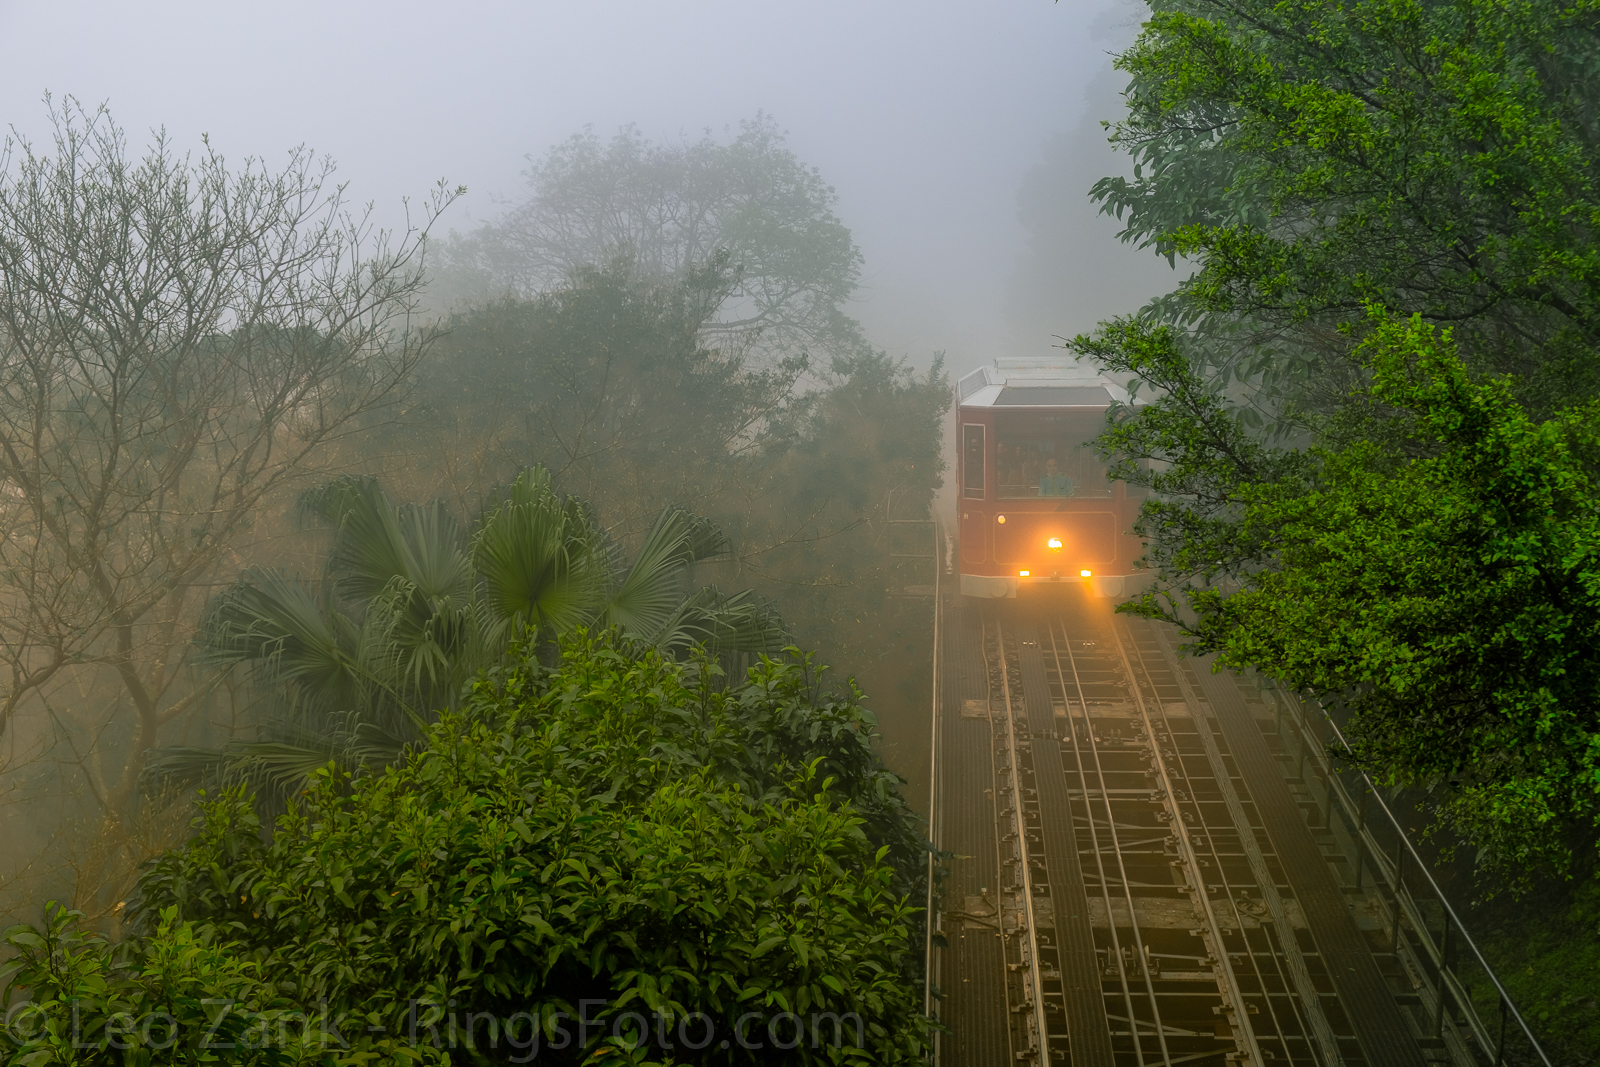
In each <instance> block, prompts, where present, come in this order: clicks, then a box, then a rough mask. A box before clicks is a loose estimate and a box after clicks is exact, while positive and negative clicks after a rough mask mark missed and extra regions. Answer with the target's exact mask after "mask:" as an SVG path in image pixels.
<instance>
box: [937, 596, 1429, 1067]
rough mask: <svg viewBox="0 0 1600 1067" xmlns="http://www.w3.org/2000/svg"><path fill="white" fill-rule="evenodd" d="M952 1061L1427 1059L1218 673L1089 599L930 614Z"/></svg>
mask: <svg viewBox="0 0 1600 1067" xmlns="http://www.w3.org/2000/svg"><path fill="white" fill-rule="evenodd" d="M943 629H944V633H945V636H946V647H945V649H944V650H943V653H942V656H943V665H942V670H943V675H942V679H941V689H942V693H943V697H944V699H943V701H942V704H943V706H942V707H941V708H940V716H941V719H940V723H941V726H940V728H941V730H942V732H943V733H942V736H943V741H942V742H941V745H942V748H941V751H942V752H943V753H944V754H945V755H944V757H943V758H944V765H943V768H942V769H941V771H940V783H941V784H940V787H939V788H940V795H941V798H942V800H941V810H942V821H941V826H942V828H943V829H942V833H943V838H944V839H943V841H942V842H941V844H942V846H943V847H944V848H945V849H947V850H948V851H950V852H951V853H953V854H954V859H953V860H952V861H951V864H950V878H949V880H948V881H947V883H946V885H945V887H944V890H943V906H942V909H941V916H940V929H941V930H942V932H943V934H944V936H945V938H946V940H947V944H948V946H949V947H948V948H946V949H944V950H942V951H941V952H939V953H938V954H937V958H936V961H935V973H934V981H935V983H936V984H937V985H938V987H939V989H940V991H941V994H942V1001H941V1009H940V1010H941V1016H942V1018H943V1020H944V1021H945V1023H946V1024H947V1025H948V1026H949V1027H950V1033H948V1034H946V1035H944V1036H943V1037H942V1038H941V1041H940V1054H939V1061H940V1062H941V1063H943V1064H945V1065H947V1067H967V1065H972V1067H989V1065H993V1064H999V1063H1002V1062H1006V1063H1033V1064H1047V1063H1049V1064H1061V1063H1070V1064H1073V1065H1074V1067H1147V1065H1154V1064H1197V1065H1214V1067H1221V1065H1223V1064H1224V1063H1241V1064H1254V1065H1259V1067H1267V1065H1268V1064H1272V1065H1274V1067H1276V1065H1279V1064H1284V1065H1299V1064H1305V1065H1307V1067H1344V1065H1350V1067H1421V1065H1422V1064H1423V1062H1424V1060H1423V1058H1422V1054H1421V1052H1420V1051H1419V1049H1418V1046H1417V1043H1416V1041H1415V1040H1414V1039H1413V1037H1412V1035H1411V1033H1410V1031H1409V1030H1408V1029H1407V1026H1406V1023H1405V1020H1404V1019H1403V1017H1402V1016H1401V1015H1400V1012H1399V1009H1398V1007H1397V1006H1396V1005H1395V1002H1394V999H1393V997H1392V995H1391V994H1390V993H1389V990H1388V988H1387V986H1386V984H1385V980H1384V977H1383V974H1382V973H1381V971H1380V970H1379V968H1378V966H1377V963H1376V962H1375V961H1374V959H1373V957H1372V955H1371V952H1370V950H1369V949H1368V947H1367V944H1366V942H1365V940H1364V939H1363V936H1362V934H1361V932H1360V930H1359V929H1357V927H1356V925H1355V923H1354V922H1353V920H1352V919H1351V917H1350V915H1349V913H1348V909H1347V907H1346V904H1345V899H1344V894H1343V892H1342V891H1341V889H1340V887H1339V885H1338V884H1337V882H1336V881H1335V880H1334V876H1333V874H1332V872H1331V871H1330V869H1329V867H1328V865H1327V863H1326V862H1325V860H1324V858H1323V855H1322V852H1321V849H1320V848H1319V846H1318V845H1317V842H1316V840H1315V838H1314V837H1313V836H1312V833H1311V831H1310V830H1309V829H1307V827H1306V825H1305V823H1304V821H1303V819H1302V817H1301V814H1300V812H1299V810H1298V808H1297V806H1296V804H1295V801H1294V800H1293V798H1292V796H1291V795H1290V792H1289V789H1288V786H1287V785H1286V784H1285V782H1284V780H1283V778H1282V776H1281V774H1280V771H1279V769H1278V767H1277V765H1276V763H1275V762H1274V759H1273V756H1272V753H1271V752H1270V750H1269V749H1268V747H1267V744H1266V741H1265V739H1264V738H1263V737H1262V734H1261V731H1260V729H1259V728H1258V726H1257V724H1256V721H1255V719H1254V717H1253V716H1252V714H1251V712H1250V710H1249V708H1248V707H1247V706H1246V703H1245V701H1244V698H1243V694H1242V693H1241V692H1240V690H1239V688H1238V686H1237V684H1236V683H1235V681H1234V679H1233V678H1232V677H1231V676H1222V675H1218V676H1212V675H1209V674H1204V675H1203V676H1197V675H1196V673H1195V672H1194V671H1192V670H1191V669H1190V668H1189V667H1188V666H1187V665H1186V664H1182V663H1179V661H1177V659H1176V658H1175V656H1174V655H1173V650H1172V648H1171V647H1170V644H1169V643H1168V641H1167V640H1166V637H1165V635H1164V634H1163V633H1162V632H1161V631H1160V630H1158V629H1157V628H1156V627H1155V626H1153V625H1151V624H1149V623H1146V622H1143V621H1141V620H1130V619H1127V618H1124V617H1114V616H1112V615H1111V613H1110V611H1109V609H1108V608H1107V607H1104V606H1103V605H1091V604H1088V603H1079V604H1077V605H1074V606H1073V607H1071V608H1070V609H1069V610H1065V611H1062V610H1057V611H1053V612H1041V613H1038V614H1035V615H1032V616H1030V615H1029V614H1028V613H1027V612H1026V611H1025V610H1022V609H1019V607H1018V606H1016V605H1004V606H995V605H982V606H966V605H961V604H960V603H959V602H958V605H957V606H955V607H952V608H949V609H947V611H946V616H945V625H944V627H943Z"/></svg>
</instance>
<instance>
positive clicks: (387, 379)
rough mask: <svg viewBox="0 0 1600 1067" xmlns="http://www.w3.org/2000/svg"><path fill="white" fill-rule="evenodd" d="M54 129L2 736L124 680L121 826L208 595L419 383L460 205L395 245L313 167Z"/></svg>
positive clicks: (15, 485)
mask: <svg viewBox="0 0 1600 1067" xmlns="http://www.w3.org/2000/svg"><path fill="white" fill-rule="evenodd" d="M52 119H53V121H54V124H55V140H54V155H49V154H45V153H42V152H40V151H38V150H36V149H35V147H34V146H33V145H31V144H30V143H28V142H26V141H24V140H20V139H18V138H15V137H13V138H11V139H8V140H7V142H6V148H5V154H4V158H3V168H0V170H3V172H0V489H3V492H0V580H3V583H4V584H3V587H0V664H3V665H4V667H5V672H6V677H5V678H4V682H3V688H0V732H7V731H14V730H15V729H16V723H17V717H18V715H19V713H20V712H21V709H22V708H23V707H24V703H25V702H26V701H28V700H30V699H35V698H40V697H42V696H43V695H44V694H45V693H46V690H47V687H49V686H51V685H55V684H59V683H60V682H61V681H62V679H63V678H64V677H65V676H67V675H70V674H81V673H82V672H89V673H90V674H91V675H92V676H93V678H94V679H96V680H99V679H109V680H113V681H114V685H115V692H116V694H117V696H116V698H115V699H113V700H109V701H107V702H106V703H107V705H108V706H107V707H105V708H102V709H94V710H91V709H88V708H84V709H81V711H80V712H79V713H80V714H81V716H82V718H81V719H80V720H79V724H78V727H77V729H78V730H79V731H81V732H83V733H87V734H89V735H91V736H93V735H95V734H97V733H99V732H100V731H101V730H102V729H104V727H105V725H106V723H107V722H110V723H112V725H113V726H114V732H113V733H112V734H110V735H107V736H106V737H105V739H104V740H105V742H106V743H104V744H102V746H101V747H100V749H99V750H98V751H96V752H95V753H94V757H95V762H96V763H98V764H99V765H100V766H101V768H102V769H101V770H100V771H99V772H92V771H91V770H90V769H89V767H88V766H87V765H86V766H85V769H84V773H85V775H86V778H87V785H88V788H89V789H90V790H91V791H92V792H93V794H94V796H95V798H96V799H97V800H98V801H99V802H100V805H101V810H102V813H103V815H104V816H105V817H106V818H108V819H111V820H113V821H116V820H120V819H122V818H123V817H124V816H126V815H128V814H129V812H130V805H131V804H132V802H133V800H134V796H135V787H136V784H137V780H138V775H139V772H140V771H141V769H142V767H143V760H144V753H145V752H146V750H148V749H150V748H152V747H153V746H155V745H156V744H157V743H158V738H159V735H160V733H161V731H162V728H163V727H164V726H166V725H168V724H170V723H172V722H174V721H175V720H176V719H178V718H179V717H180V716H182V715H183V714H184V712H185V711H187V710H189V709H190V708H192V707H194V706H195V704H196V702H197V701H198V700H199V699H200V697H201V690H200V689H196V688H192V687H190V686H188V685H187V674H186V671H185V663H186V660H185V655H184V646H185V644H186V642H187V641H188V638H189V634H190V629H189V627H190V625H191V619H190V617H189V615H188V611H189V609H190V608H191V606H192V605H194V603H195V601H194V599H193V598H194V595H195V592H196V590H197V589H201V588H203V587H204V585H205V583H206V582H207V581H208V579H209V578H210V576H211V575H212V574H213V573H214V572H215V568H216V567H217V565H218V563H219V562H221V561H222V560H223V559H224V558H225V556H226V554H227V553H228V552H229V551H230V549H231V547H232V546H233V545H235V544H236V543H237V542H238V540H239V538H240V536H241V534H242V533H243V531H244V530H246V529H247V528H248V526H249V524H250V522H251V521H252V519H253V517H254V515H255V513H256V512H257V509H258V508H259V507H260V505H261V504H262V502H263V501H264V500H266V499H268V498H269V497H270V496H271V495H272V494H274V493H275V492H277V491H278V490H279V489H280V488H281V487H282V486H284V485H285V484H286V483H287V482H289V481H290V480H291V479H292V478H294V477H295V476H296V475H297V474H298V473H299V472H301V471H302V470H304V469H305V468H306V467H307V466H308V465H310V464H312V463H313V462H314V461H315V460H316V457H317V455H318V450H319V449H321V448H322V447H323V446H324V445H325V444H326V443H327V442H329V441H330V440H333V439H335V438H337V437H338V436H339V435H341V434H344V433H348V432H349V431H351V430H352V429H354V428H356V427H357V426H359V425H361V424H362V422H363V420H366V419H368V418H369V417H371V416H372V415H373V414H374V413H375V412H378V411H380V410H381V409H383V408H384V407H386V406H387V405H390V404H392V403H393V402H394V401H395V400H396V399H397V398H399V397H401V396H403V395H404V392H405V390H406V389H407V388H408V386H409V383H410V382H411V379H412V372H413V369H414V367H415V366H416V363H417V361H418V360H419V358H421V356H422V353H423V351H424V349H425V347H426V345H427V343H428V335H427V334H426V333H425V332H424V331H421V330H419V329H418V328H417V327H416V324H415V323H414V322H413V320H412V312H413V310H414V308H415V306H416V302H417V299H418V296H419V294H420V292H421V288H422V284H423V277H424V273H423V261H422V252H423V241H424V237H425V234H426V229H427V226H428V225H430V224H431V223H432V221H433V219H434V218H435V217H436V216H437V213H438V212H439V211H440V210H441V209H442V208H443V207H444V206H445V205H446V204H447V203H448V202H449V201H450V200H451V199H452V198H453V197H454V196H455V195H457V193H456V192H450V191H446V190H444V189H443V188H441V189H440V190H438V191H437V192H436V193H435V195H434V196H433V198H432V199H431V200H430V202H429V204H428V206H427V210H426V218H425V220H424V221H423V224H422V229H421V230H416V229H409V230H407V231H406V232H405V233H404V234H401V235H399V236H398V237H392V236H391V235H390V234H388V233H387V232H384V231H374V230H373V229H372V227H371V225H370V224H369V222H368V221H367V220H366V219H365V218H363V217H352V216H350V215H349V214H348V213H347V212H346V210H345V205H344V201H343V194H342V187H341V188H330V187H329V180H330V176H331V174H332V164H331V163H328V162H318V161H316V160H314V159H313V158H312V157H311V156H310V155H309V154H308V153H306V152H305V151H303V150H297V151H296V152H294V153H292V154H291V156H290V159H289V162H288V164H287V165H286V166H285V167H284V169H282V170H281V171H277V172H271V171H269V170H268V169H267V168H266V167H265V166H264V165H263V164H261V163H259V162H257V161H254V160H247V161H246V162H245V164H244V166H243V167H242V168H240V169H237V170H230V169H229V168H228V166H227V164H226V162H225V160H224V159H223V158H222V156H221V155H219V154H218V153H217V152H215V151H214V150H213V149H212V148H211V147H210V146H209V144H208V145H207V146H206V148H205V149H204V150H203V151H202V153H201V154H200V156H199V157H198V159H197V160H196V159H191V158H190V157H187V156H183V157H180V156H178V155H176V154H175V152H174V149H173V148H172V146H171V144H170V142H169V141H168V140H167V139H166V136H165V134H161V133H158V134H156V135H155V139H154V141H153V142H152V145H151V147H150V149H149V151H148V153H147V154H146V155H145V156H144V157H143V158H142V159H134V158H131V157H130V155H129V152H128V147H127V141H126V138H125V136H124V134H123V132H122V130H121V129H119V128H118V127H117V126H116V125H115V124H114V123H113V121H112V120H111V118H110V116H109V115H108V114H107V113H106V112H105V111H103V110H102V111H99V112H95V113H92V114H91V113H88V112H86V111H84V110H82V109H81V108H79V107H78V105H77V104H76V103H74V102H72V101H70V100H69V101H68V102H67V103H66V105H65V106H64V107H62V108H61V109H58V110H52ZM119 715H122V716H124V717H123V718H120V719H119V718H118V716H119ZM96 716H99V717H101V719H103V720H105V721H96ZM113 738H114V741H115V743H114V745H113V744H112V743H111V741H112V739H113Z"/></svg>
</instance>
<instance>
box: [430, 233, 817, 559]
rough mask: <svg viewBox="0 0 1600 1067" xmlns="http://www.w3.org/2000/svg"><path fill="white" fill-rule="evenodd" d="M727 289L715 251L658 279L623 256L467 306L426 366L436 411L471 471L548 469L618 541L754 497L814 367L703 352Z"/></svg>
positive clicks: (709, 349) (432, 410)
mask: <svg viewBox="0 0 1600 1067" xmlns="http://www.w3.org/2000/svg"><path fill="white" fill-rule="evenodd" d="M732 284H733V283H732V281H731V279H730V278H729V275H728V272H727V269H726V267H725V265H724V264H723V263H722V261H721V258H720V257H719V258H718V259H717V261H716V262H713V263H711V264H709V265H707V266H706V267H704V268H703V269H698V270H695V271H693V272H692V273H690V274H689V275H688V276H685V277H682V278H675V279H671V280H668V281H665V282H649V281H646V280H643V279H641V278H640V277H639V276H638V274H637V272H636V271H635V270H634V269H633V268H632V266H631V265H630V264H628V263H627V262H626V261H618V262H613V263H611V264H609V265H607V266H605V267H604V268H592V269H591V268H584V269H580V270H578V271H577V272H576V274H575V275H574V277H573V278H572V279H571V281H570V282H568V283H566V284H563V285H560V286H558V287H556V288H554V289H551V290H550V291H548V292H545V293H541V294H539V295H537V296H535V297H533V298H531V299H527V300H522V299H511V300H504V301H499V302H496V303H492V304H489V305H486V306H484V307H481V308H475V309H473V310H471V311H467V312H461V313H458V314H456V315H455V316H453V317H452V318H451V319H450V321H449V324H448V329H447V331H446V333H445V335H444V336H443V337H442V338H441V339H440V345H439V349H438V358H437V359H434V360H432V361H430V365H429V366H428V367H427V368H425V369H424V371H423V376H424V381H425V383H426V388H425V393H424V396H425V403H426V405H427V408H428V411H429V414H430V415H431V416H432V417H433V418H434V419H436V420H437V421H438V422H439V423H441V424H444V425H453V426H464V427H467V428H469V429H475V430H476V431H477V432H476V433H471V434H468V435H466V436H468V437H469V438H470V439H471V441H472V456H473V458H472V462H473V464H474V466H475V468H476V470H475V471H474V472H473V473H474V474H477V475H478V476H481V473H480V472H483V471H488V472H490V473H492V474H496V475H498V476H500V477H510V475H511V473H512V472H515V471H517V470H520V469H521V468H522V467H524V466H526V465H527V464H529V463H537V464H541V465H543V466H545V467H547V468H549V470H550V471H551V472H552V474H553V475H554V476H555V477H556V478H558V479H559V480H560V482H561V484H562V485H564V486H568V487H571V488H572V490H573V491H574V492H576V493H578V494H579V495H581V496H582V497H583V498H584V499H586V500H588V501H589V502H590V503H591V504H593V505H594V507H595V508H596V510H597V512H598V513H599V514H602V515H604V516H605V517H606V520H607V522H608V523H609V524H610V526H611V528H612V529H613V530H614V531H615V533H616V535H617V536H619V537H622V538H632V537H636V536H638V535H640V534H642V532H643V530H644V529H645V528H646V527H647V526H648V525H649V523H650V522H651V521H653V519H654V517H655V516H656V515H657V514H659V513H660V511H661V509H662V508H665V507H668V506H671V505H674V504H682V503H685V502H689V501H692V502H693V506H694V508H695V509H696V510H697V511H699V512H701V513H703V514H704V513H712V512H715V511H717V510H719V508H721V507H723V506H725V504H726V497H728V496H729V495H731V496H733V497H734V498H738V497H739V496H740V495H741V494H742V491H743V490H744V489H745V488H746V487H745V485H744V483H745V482H747V481H748V476H749V474H750V473H751V472H750V471H749V469H748V468H750V466H751V464H750V463H749V462H748V461H749V459H750V458H751V457H753V456H754V455H755V454H756V453H758V452H759V450H760V448H761V447H762V443H763V441H765V440H766V438H767V431H768V426H769V424H770V422H771V421H772V420H773V419H774V418H777V417H781V415H782V413H783V411H784V410H785V408H786V407H788V406H790V405H792V404H794V403H795V402H796V384H797V382H798V379H799V377H800V374H801V373H802V371H803V370H804V368H805V365H806V364H805V361H804V360H803V359H798V358H796V359H791V360H788V361H785V362H783V363H781V364H780V365H778V366H776V367H767V368H753V367H751V366H749V365H748V364H747V362H746V361H745V360H744V359H743V358H742V357H740V356H739V355H737V354H733V353H730V352H727V351H725V350H723V349H719V348H716V347H712V346H711V344H709V343H708V339H707V338H706V337H704V336H703V332H702V327H703V326H704V325H705V323H706V320H707V318H708V316H710V315H711V314H712V313H713V312H714V311H715V309H716V308H717V306H718V305H719V304H720V303H721V302H722V300H723V298H724V297H725V295H726V294H727V292H728V291H729V289H730V288H731V287H732ZM442 451H444V450H443V449H431V450H430V452H431V453H432V454H434V455H438V454H440V453H441V452H442ZM441 473H443V472H441ZM434 477H437V475H435V476H434ZM430 480H432V479H430ZM449 480H450V481H454V482H457V483H459V482H460V480H461V479H459V478H450V479H449Z"/></svg>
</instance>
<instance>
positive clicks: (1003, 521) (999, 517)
mask: <svg viewBox="0 0 1600 1067" xmlns="http://www.w3.org/2000/svg"><path fill="white" fill-rule="evenodd" d="M994 521H995V522H998V523H999V524H1000V525H1001V526H1004V525H1005V524H1006V517H1005V516H1004V515H997V516H995V520H994Z"/></svg>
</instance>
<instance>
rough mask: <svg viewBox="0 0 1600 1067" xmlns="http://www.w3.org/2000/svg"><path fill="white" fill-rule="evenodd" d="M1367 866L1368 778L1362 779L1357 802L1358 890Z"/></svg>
mask: <svg viewBox="0 0 1600 1067" xmlns="http://www.w3.org/2000/svg"><path fill="white" fill-rule="evenodd" d="M1366 866H1367V778H1366V775H1362V777H1361V796H1360V798H1359V799H1357V801H1356V888H1357V889H1360V888H1361V878H1362V874H1363V872H1364V871H1365V869H1366Z"/></svg>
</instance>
